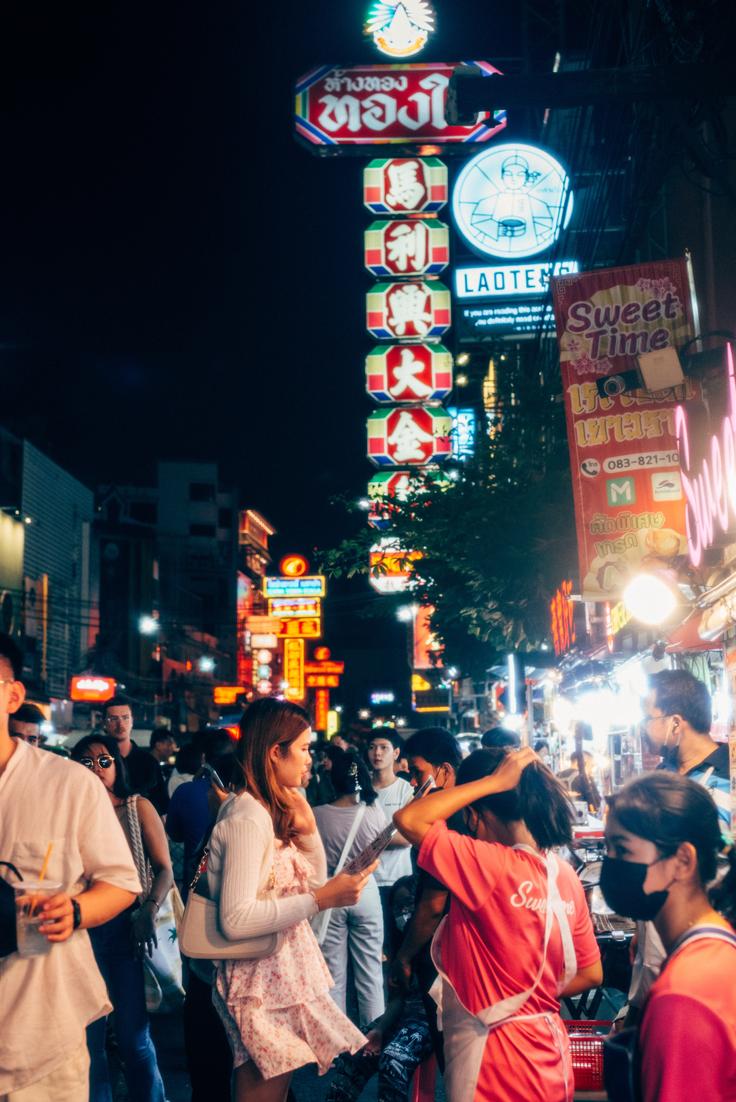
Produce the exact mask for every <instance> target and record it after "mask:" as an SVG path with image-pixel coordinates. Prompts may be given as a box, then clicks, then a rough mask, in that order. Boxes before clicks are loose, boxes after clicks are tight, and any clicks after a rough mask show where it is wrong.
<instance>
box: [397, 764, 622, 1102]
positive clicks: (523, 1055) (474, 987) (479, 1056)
mask: <svg viewBox="0 0 736 1102" xmlns="http://www.w3.org/2000/svg"><path fill="white" fill-rule="evenodd" d="M458 811H464V812H465V819H466V824H467V827H468V830H469V831H470V836H469V837H468V836H463V835H460V834H457V833H455V832H454V831H451V830H448V829H447V823H446V820H447V819H448V818H449V817H450V816H451V815H454V814H455V813H456V812H458ZM571 816H572V810H571V807H570V803H569V801H568V799H567V796H566V795H565V792H564V790H563V789H562V787H561V785H560V784H559V783H558V781H557V780H556V779H555V778H554V777H553V775H552V774H551V773H550V772H549V770H548V769H546V768H545V767H544V766H543V765H541V764H540V762H539V760H538V758H537V757H536V755H535V753H534V751H533V750H532V749H531V748H528V747H526V748H524V749H522V750H513V751H506V750H501V749H487V750H477V751H476V752H475V753H473V754H471V755H470V757H468V758H466V759H465V761H464V762H463V763H462V765H461V766H460V769H459V770H458V775H457V784H456V785H455V787H454V788H449V789H444V790H443V791H441V792H435V793H430V795H428V796H425V797H424V799H422V800H415V801H414V802H413V803H410V804H407V806H406V807H404V808H402V810H401V811H398V812H397V813H396V815H395V816H394V822H395V823H396V825H397V827H398V828H399V830H400V831H401V832H402V833H403V834H404V835H405V837H407V838H408V839H409V840H410V841H411V842H412V843H413V844H414V845H417V846H420V847H421V848H420V850H419V866H420V868H423V869H426V871H427V872H429V873H431V874H432V875H433V876H435V877H436V878H437V879H438V880H440V881H441V882H442V883H443V884H445V885H446V886H447V888H448V890H449V892H450V911H449V914H448V916H447V918H445V919H443V921H442V923H441V925H440V927H439V929H438V931H437V933H436V935H435V939H434V942H433V947H432V948H433V959H434V961H435V964H436V966H437V970H438V972H439V980H438V984H437V990H438V994H440V995H441V1002H440V1006H441V1013H442V1024H443V1030H444V1053H445V1073H444V1074H445V1080H446V1083H447V1095H448V1098H450V1099H452V1102H475V1100H478V1102H480V1100H487V1102H491V1100H493V1102H522V1100H523V1102H570V1100H571V1099H572V1097H573V1073H572V1063H571V1060H570V1055H569V1045H568V1040H567V1033H566V1031H565V1029H564V1027H563V1025H562V1021H561V1019H560V1013H559V1010H560V1002H559V1000H560V998H561V997H562V996H569V995H576V994H578V993H579V992H581V991H585V990H587V988H589V987H594V986H596V985H597V984H599V983H600V982H601V979H602V969H601V964H600V954H599V951H598V946H597V944H596V940H595V936H594V933H593V928H592V925H591V921H590V915H589V913H588V908H587V906H586V903H585V896H584V894H583V889H582V887H581V884H580V881H579V880H578V878H577V876H576V875H575V873H574V872H573V870H572V868H571V867H570V866H569V865H567V864H566V863H565V862H563V861H558V860H557V858H555V857H554V855H553V854H552V853H551V852H549V851H550V850H551V848H552V847H553V846H560V845H563V844H568V843H569V842H570V840H571V833H572V825H571ZM438 1001H440V1000H439V999H438Z"/></svg>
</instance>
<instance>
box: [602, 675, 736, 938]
mask: <svg viewBox="0 0 736 1102" xmlns="http://www.w3.org/2000/svg"><path fill="white" fill-rule="evenodd" d="M673 672H675V671H673ZM608 806H609V808H610V811H611V813H612V814H613V815H615V816H616V818H617V819H618V821H619V823H620V824H621V826H622V827H623V828H624V829H625V830H628V831H629V832H630V833H631V834H635V835H636V836H637V837H638V838H646V840H647V841H648V842H653V843H654V845H655V846H656V847H657V849H658V850H659V852H660V853H661V854H662V856H663V857H671V856H672V855H673V854H674V853H676V852H677V848H678V846H680V845H681V844H682V843H683V842H690V844H691V845H693V846H694V847H695V852H696V853H697V855H698V874H699V876H700V880H701V883H702V885H703V888H705V887H706V886H707V885H708V884H709V883H710V882H711V881H712V880H713V878H714V877H715V875H716V869H717V864H718V854H719V853H720V852H721V849H722V848H723V838H722V835H721V826H720V823H719V821H718V809H717V808H716V805H715V803H714V802H713V797H712V796H711V795H710V793H709V792H708V790H707V788H704V787H703V785H702V784H698V783H697V782H696V781H693V780H690V778H689V777H681V776H680V775H679V774H677V773H669V772H666V771H664V770H657V772H656V773H645V774H644V775H643V776H641V777H635V778H634V779H633V780H631V781H629V782H628V784H625V785H624V786H623V788H621V789H620V790H619V791H618V792H616V793H615V794H614V795H613V796H609V797H608ZM728 860H729V864H730V870H729V872H728V873H727V874H726V877H725V878H724V879H723V880H722V881H721V882H720V883H719V884H718V885H717V886H716V887H715V888H714V889H713V891H712V892H711V901H712V903H713V905H714V906H715V907H717V908H718V910H720V911H723V913H724V914H725V915H726V916H727V917H728V918H729V919H730V920H731V921H733V917H734V915H735V914H736V853H735V852H734V847H733V846H730V848H729V850H728Z"/></svg>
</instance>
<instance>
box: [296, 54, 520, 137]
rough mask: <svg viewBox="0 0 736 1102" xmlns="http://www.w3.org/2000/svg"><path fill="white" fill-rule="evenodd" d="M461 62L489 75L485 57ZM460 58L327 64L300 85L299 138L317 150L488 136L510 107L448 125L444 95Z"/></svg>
mask: <svg viewBox="0 0 736 1102" xmlns="http://www.w3.org/2000/svg"><path fill="white" fill-rule="evenodd" d="M463 65H464V66H466V67H468V68H470V69H471V70H475V71H476V72H478V73H482V74H483V75H484V76H492V75H493V74H494V73H498V69H496V68H494V66H493V65H491V64H489V62H487V61H469V62H468V61H464V62H463ZM455 67H456V63H455V62H447V61H439V62H413V63H408V64H398V65H355V66H353V67H352V68H335V67H333V66H332V65H322V66H320V67H319V68H317V69H313V70H312V71H311V72H309V73H306V74H305V75H304V76H303V77H302V78H301V79H300V80H299V81H298V82H297V86H296V106H295V123H296V132H297V135H298V136H299V138H301V139H302V140H303V141H304V142H306V143H307V145H308V146H309V148H310V149H311V150H312V152H314V153H329V152H330V151H332V152H335V147H337V148H338V149H343V148H345V149H350V148H355V149H357V151H358V152H360V151H361V147H362V146H373V147H374V148H375V147H377V146H386V147H387V148H388V149H390V148H391V146H392V145H395V144H397V143H398V144H400V145H426V144H440V145H442V146H448V147H453V146H455V147H459V148H458V152H463V145H464V144H465V143H466V142H487V141H488V140H489V139H490V138H492V137H493V136H494V134H497V133H498V132H499V131H500V130H502V129H503V128H504V126H505V125H506V112H505V111H496V112H495V114H494V117H493V118H491V117H490V115H489V114H488V112H481V113H480V114H478V115H476V117H475V120H474V122H473V123H471V125H470V126H451V125H450V124H449V123H448V122H447V119H446V118H445V101H446V99H447V89H448V87H449V84H450V77H451V76H452V74H453V71H454V69H455Z"/></svg>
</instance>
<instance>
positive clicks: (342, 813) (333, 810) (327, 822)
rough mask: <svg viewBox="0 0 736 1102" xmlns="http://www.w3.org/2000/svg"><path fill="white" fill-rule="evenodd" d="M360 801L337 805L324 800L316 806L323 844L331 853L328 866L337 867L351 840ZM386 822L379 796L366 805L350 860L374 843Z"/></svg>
mask: <svg viewBox="0 0 736 1102" xmlns="http://www.w3.org/2000/svg"><path fill="white" fill-rule="evenodd" d="M359 807H360V804H353V805H352V807H335V805H334V804H320V806H319V807H315V809H314V817H315V819H316V820H317V830H318V831H319V834H320V838H321V839H322V844H323V845H324V847H325V854H326V856H327V868H328V869H334V868H337V863H338V861H339V860H340V857H341V855H342V851H343V849H344V848H345V843H346V842H347V840H348V835H349V834H350V830H351V827H352V825H353V821H354V819H355V816H356V815H357V814H358V808H359ZM385 826H386V816H385V815H384V814H383V810H382V808H381V805H380V804H379V803H378V800H376V802H375V803H374V804H371V806H370V807H366V809H365V814H364V815H363V818H362V820H361V822H360V826H359V827H358V830H357V832H356V835H355V840H354V841H353V844H352V846H351V847H350V853H348V854H347V855H346V858H345V859H346V861H349V860H350V858H351V857H355V856H357V854H359V853H360V851H361V850H363V849H365V847H366V846H368V845H370V843H371V842H372V841H373V839H374V838H376V837H377V836H378V835H379V834H380V833H381V831H382V830H383V829H384V828H385Z"/></svg>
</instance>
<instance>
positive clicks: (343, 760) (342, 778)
mask: <svg viewBox="0 0 736 1102" xmlns="http://www.w3.org/2000/svg"><path fill="white" fill-rule="evenodd" d="M331 756H332V769H331V770H330V781H331V782H332V787H333V788H334V790H335V797H336V798H339V797H340V796H351V795H352V794H353V793H354V792H358V791H360V799H361V801H362V802H363V803H364V804H368V807H370V806H371V805H372V804H374V803H375V802H376V800H377V799H378V796H377V794H376V790H375V788H374V787H373V785H372V784H371V775H370V773H369V772H368V769H367V767H366V765H365V763H364V762H363V761H362V760H361V759H360V758H359V757H358V755H357V754H355V753H352V752H351V751H349V750H340V748H339V747H338V746H335V747H334V754H333V755H331Z"/></svg>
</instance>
